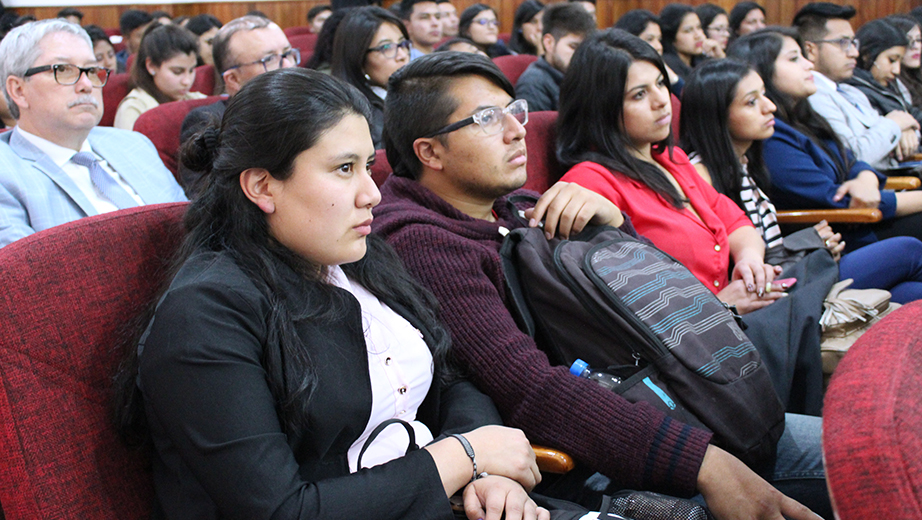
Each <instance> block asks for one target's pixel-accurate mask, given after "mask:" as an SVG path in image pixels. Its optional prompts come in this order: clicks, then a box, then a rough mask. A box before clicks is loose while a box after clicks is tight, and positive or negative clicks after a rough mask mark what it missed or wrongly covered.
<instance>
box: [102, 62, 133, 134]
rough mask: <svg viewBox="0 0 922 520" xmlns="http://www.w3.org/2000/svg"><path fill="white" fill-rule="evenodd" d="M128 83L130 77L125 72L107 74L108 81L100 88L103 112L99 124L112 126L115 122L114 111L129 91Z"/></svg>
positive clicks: (129, 82)
mask: <svg viewBox="0 0 922 520" xmlns="http://www.w3.org/2000/svg"><path fill="white" fill-rule="evenodd" d="M130 84H131V77H130V76H129V74H128V73H127V72H126V73H124V74H110V75H109V81H108V82H107V83H106V86H104V87H103V88H102V106H103V114H102V119H101V120H100V121H99V126H112V123H114V122H115V111H116V110H118V104H119V103H121V102H122V100H123V99H125V96H127V95H128V93H129V92H131V86H130Z"/></svg>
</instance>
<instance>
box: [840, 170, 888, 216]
mask: <svg viewBox="0 0 922 520" xmlns="http://www.w3.org/2000/svg"><path fill="white" fill-rule="evenodd" d="M846 195H849V196H850V197H851V201H850V202H849V203H848V207H850V208H876V207H878V206H880V180H878V178H877V175H874V172H872V171H870V170H864V171H863V172H861V173H859V174H858V176H857V177H855V178H854V179H851V180H847V181H845V182H843V183H842V184H841V185H840V186H839V189H838V190H836V194H835V195H834V196H833V197H832V200H834V201H835V202H839V201H840V200H842V199H843V198H845V196H846Z"/></svg>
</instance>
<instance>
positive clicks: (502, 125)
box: [423, 99, 528, 138]
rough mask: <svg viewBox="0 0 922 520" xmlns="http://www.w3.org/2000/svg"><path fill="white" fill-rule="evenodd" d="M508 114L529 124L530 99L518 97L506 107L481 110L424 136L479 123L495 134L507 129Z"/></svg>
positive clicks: (523, 124)
mask: <svg viewBox="0 0 922 520" xmlns="http://www.w3.org/2000/svg"><path fill="white" fill-rule="evenodd" d="M506 116H512V117H514V118H515V120H516V121H518V122H519V124H521V125H522V126H525V125H526V124H528V101H525V100H524V99H516V100H515V101H513V102H512V103H509V104H508V105H506V108H500V107H493V108H487V109H484V110H481V111H480V112H477V113H476V114H474V115H472V116H471V117H468V118H465V119H462V120H460V121H457V122H454V123H451V124H449V125H446V126H443V127H442V128H440V129H438V130H436V131H435V132H432V133H431V134H428V135H425V136H423V137H426V138H429V137H435V136H437V135H442V134H447V133H449V132H454V131H455V130H458V129H461V128H464V127H465V126H468V125H472V124H474V123H477V124H478V125H480V128H481V129H482V130H483V133H485V134H487V135H494V134H498V133H500V132H502V131H503V130H505V129H506Z"/></svg>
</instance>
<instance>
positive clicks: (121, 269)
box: [0, 203, 186, 520]
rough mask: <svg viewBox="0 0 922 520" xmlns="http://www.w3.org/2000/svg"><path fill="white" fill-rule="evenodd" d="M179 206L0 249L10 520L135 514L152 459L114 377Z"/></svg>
mask: <svg viewBox="0 0 922 520" xmlns="http://www.w3.org/2000/svg"><path fill="white" fill-rule="evenodd" d="M185 208H186V204H185V203H174V204H159V205H149V206H141V207H137V208H131V209H127V210H122V211H116V212H113V213H107V214H104V215H100V216H94V217H87V218H83V219H80V220H76V221H73V222H70V223H67V224H64V225H61V226H56V227H53V228H51V229H47V230H45V231H42V232H39V233H36V234H34V235H30V236H28V237H26V238H23V239H21V240H19V241H17V242H15V243H13V244H11V245H8V246H6V247H4V248H3V249H0V265H3V269H2V270H0V286H2V287H3V291H2V292H0V315H2V316H3V319H2V320H0V425H2V427H0V468H3V470H2V471H0V503H2V504H3V512H4V514H5V516H6V518H7V519H8V520H39V519H46V518H80V519H81V520H125V519H127V520H140V519H142V518H149V517H150V512H151V504H152V503H153V489H152V488H153V486H152V484H151V477H150V462H149V461H148V460H147V458H146V457H145V455H144V452H143V450H138V449H130V448H128V447H126V445H125V444H124V443H123V442H122V441H121V439H120V438H119V436H118V435H117V433H116V430H115V428H114V426H113V420H112V376H113V374H114V373H115V369H116V367H117V365H118V363H119V361H120V360H121V359H122V357H123V352H124V351H125V349H126V348H131V344H132V343H133V341H132V340H131V339H129V338H130V335H129V334H128V332H129V329H130V328H131V327H132V326H133V325H135V324H136V323H137V322H138V319H139V317H140V316H142V315H143V314H144V312H145V311H146V310H147V307H148V305H149V304H150V303H151V301H153V299H154V298H155V296H156V294H157V292H158V291H159V290H160V287H161V285H162V283H163V282H164V280H165V276H166V273H167V271H168V270H167V267H168V264H169V261H170V258H171V256H172V255H173V253H174V251H175V250H176V248H177V247H178V245H179V243H180V241H181V240H182V237H183V227H182V215H183V213H184V211H185Z"/></svg>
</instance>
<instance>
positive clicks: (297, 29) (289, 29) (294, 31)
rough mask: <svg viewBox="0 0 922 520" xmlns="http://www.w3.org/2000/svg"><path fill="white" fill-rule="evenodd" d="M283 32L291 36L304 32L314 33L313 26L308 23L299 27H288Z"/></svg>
mask: <svg viewBox="0 0 922 520" xmlns="http://www.w3.org/2000/svg"><path fill="white" fill-rule="evenodd" d="M282 32H284V33H285V36H287V37H288V38H291V37H292V36H300V35H302V34H314V33H312V32H311V28H310V27H308V26H306V25H299V26H297V27H287V28H285V29H282Z"/></svg>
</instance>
